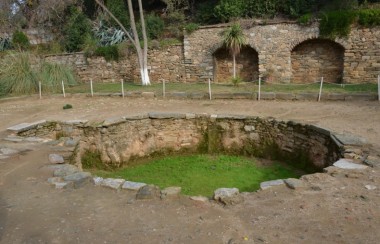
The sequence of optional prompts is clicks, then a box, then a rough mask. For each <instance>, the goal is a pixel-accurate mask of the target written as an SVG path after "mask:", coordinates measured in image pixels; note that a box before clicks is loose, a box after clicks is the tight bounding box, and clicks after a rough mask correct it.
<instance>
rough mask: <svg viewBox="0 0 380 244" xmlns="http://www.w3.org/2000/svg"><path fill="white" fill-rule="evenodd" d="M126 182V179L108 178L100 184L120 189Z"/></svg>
mask: <svg viewBox="0 0 380 244" xmlns="http://www.w3.org/2000/svg"><path fill="white" fill-rule="evenodd" d="M124 182H125V180H124V179H113V178H107V179H104V180H103V181H102V182H101V183H100V185H101V186H104V187H108V188H111V189H115V190H118V189H120V188H121V186H122V185H123V183H124Z"/></svg>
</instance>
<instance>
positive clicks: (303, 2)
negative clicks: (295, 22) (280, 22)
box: [281, 0, 317, 18]
mask: <svg viewBox="0 0 380 244" xmlns="http://www.w3.org/2000/svg"><path fill="white" fill-rule="evenodd" d="M316 7H317V0H286V1H283V4H282V6H281V12H282V13H284V14H285V15H287V16H289V17H292V18H299V17H300V16H302V15H305V14H307V13H311V12H313V11H315V10H316Z"/></svg>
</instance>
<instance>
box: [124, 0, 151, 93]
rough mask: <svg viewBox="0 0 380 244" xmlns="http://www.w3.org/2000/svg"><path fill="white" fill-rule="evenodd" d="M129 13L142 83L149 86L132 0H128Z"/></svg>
mask: <svg viewBox="0 0 380 244" xmlns="http://www.w3.org/2000/svg"><path fill="white" fill-rule="evenodd" d="M128 11H129V18H130V20H131V28H132V33H133V38H134V42H135V46H136V52H137V57H138V59H139V66H140V74H141V81H142V84H143V85H144V86H145V85H148V84H147V81H146V79H145V77H146V75H145V67H144V55H143V52H142V50H141V46H140V40H139V36H138V34H137V29H136V22H135V14H134V12H133V7H132V1H131V0H128Z"/></svg>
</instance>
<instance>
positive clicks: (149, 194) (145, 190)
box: [136, 185, 160, 200]
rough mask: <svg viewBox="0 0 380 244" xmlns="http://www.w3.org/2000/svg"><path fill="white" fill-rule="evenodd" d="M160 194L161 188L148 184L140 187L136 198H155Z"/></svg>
mask: <svg viewBox="0 0 380 244" xmlns="http://www.w3.org/2000/svg"><path fill="white" fill-rule="evenodd" d="M159 195H160V188H159V187H157V186H154V185H146V186H143V187H141V188H140V190H139V191H138V192H137V194H136V199H138V200H143V199H153V198H157V197H159Z"/></svg>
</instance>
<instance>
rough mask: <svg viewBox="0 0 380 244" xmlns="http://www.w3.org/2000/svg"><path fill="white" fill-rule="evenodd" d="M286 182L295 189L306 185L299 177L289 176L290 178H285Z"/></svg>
mask: <svg viewBox="0 0 380 244" xmlns="http://www.w3.org/2000/svg"><path fill="white" fill-rule="evenodd" d="M284 182H285V184H286V186H287V187H289V188H290V189H293V190H296V189H300V188H304V187H305V186H306V185H305V183H304V182H303V181H302V180H299V179H293V178H289V179H286V180H284Z"/></svg>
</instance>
